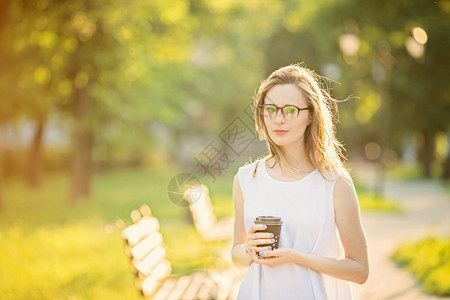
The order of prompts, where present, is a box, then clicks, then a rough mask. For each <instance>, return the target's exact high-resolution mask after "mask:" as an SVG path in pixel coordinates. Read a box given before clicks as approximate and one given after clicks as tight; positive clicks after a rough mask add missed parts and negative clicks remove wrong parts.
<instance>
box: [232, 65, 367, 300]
mask: <svg viewBox="0 0 450 300" xmlns="http://www.w3.org/2000/svg"><path fill="white" fill-rule="evenodd" d="M317 78H318V77H317V75H316V74H315V73H314V72H313V71H311V70H309V69H307V68H306V67H303V66H302V65H290V66H286V67H283V68H280V69H278V70H276V71H274V72H273V73H272V74H271V75H270V76H269V77H268V78H267V79H266V80H264V81H263V82H262V83H261V86H260V87H259V90H258V93H257V96H256V97H255V101H254V106H255V123H256V129H257V131H258V134H259V137H260V139H264V140H265V141H266V143H267V147H268V149H269V152H270V153H269V155H267V156H266V157H264V158H263V159H260V160H257V161H255V162H253V163H251V164H247V165H245V166H243V167H240V168H239V170H238V172H237V174H236V176H235V177H234V184H233V201H234V207H235V225H234V244H233V248H232V251H231V253H232V258H233V262H234V264H235V265H236V266H238V267H248V270H247V273H246V275H245V278H244V280H243V281H242V284H241V287H240V289H239V294H238V299H245V300H249V299H268V300H273V299H307V300H308V299H352V294H351V289H350V284H349V281H352V282H356V283H360V284H362V283H364V282H365V281H366V280H367V277H368V273H369V264H368V254H367V251H368V250H367V242H366V237H365V233H364V229H363V226H362V224H361V220H360V211H359V205H358V199H357V195H356V192H355V189H354V186H353V183H352V180H351V178H350V176H349V174H348V172H347V171H346V170H345V169H344V167H343V165H342V150H343V146H342V145H341V144H340V143H339V142H338V141H337V139H336V137H335V132H334V125H333V120H332V109H333V106H335V105H336V101H335V100H334V99H332V98H331V97H330V95H329V94H328V93H327V92H326V91H325V90H323V89H322V88H320V86H319V83H318V82H319V81H318V80H317ZM266 215H271V216H277V217H281V219H282V221H283V225H282V229H281V234H280V239H279V248H278V249H271V247H265V246H264V247H263V246H262V245H264V244H271V243H273V236H272V235H271V234H270V233H264V232H259V231H261V230H263V229H264V228H265V227H264V225H255V224H254V220H255V218H256V217H257V216H266Z"/></svg>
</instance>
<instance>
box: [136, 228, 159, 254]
mask: <svg viewBox="0 0 450 300" xmlns="http://www.w3.org/2000/svg"><path fill="white" fill-rule="evenodd" d="M161 244H162V235H161V233H159V232H153V233H152V234H150V235H149V236H147V237H146V238H145V239H143V240H142V241H141V242H140V243H139V244H137V245H136V246H134V247H133V248H132V249H131V255H132V256H133V258H135V259H137V260H142V259H143V258H144V257H145V256H147V254H149V253H150V251H152V250H153V249H154V248H156V247H157V246H159V245H161Z"/></svg>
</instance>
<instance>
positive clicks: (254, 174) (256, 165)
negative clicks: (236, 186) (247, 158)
mask: <svg viewBox="0 0 450 300" xmlns="http://www.w3.org/2000/svg"><path fill="white" fill-rule="evenodd" d="M258 163H259V161H257V162H256V164H255V169H254V170H253V175H252V176H253V177H256V169H257V168H258Z"/></svg>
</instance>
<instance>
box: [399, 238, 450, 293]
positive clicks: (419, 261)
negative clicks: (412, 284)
mask: <svg viewBox="0 0 450 300" xmlns="http://www.w3.org/2000/svg"><path fill="white" fill-rule="evenodd" d="M392 258H393V259H394V261H395V262H397V263H398V264H400V265H401V266H404V267H406V268H407V269H408V270H409V271H411V272H413V273H414V275H415V276H416V277H417V278H418V279H419V280H420V281H422V284H423V289H424V290H425V291H426V292H428V293H431V294H435V295H439V296H450V281H449V280H448V279H449V278H450V239H443V238H437V237H428V238H426V239H423V240H421V241H419V242H416V243H410V244H405V245H403V246H401V247H400V248H398V249H397V250H396V251H395V252H394V253H393V255H392Z"/></svg>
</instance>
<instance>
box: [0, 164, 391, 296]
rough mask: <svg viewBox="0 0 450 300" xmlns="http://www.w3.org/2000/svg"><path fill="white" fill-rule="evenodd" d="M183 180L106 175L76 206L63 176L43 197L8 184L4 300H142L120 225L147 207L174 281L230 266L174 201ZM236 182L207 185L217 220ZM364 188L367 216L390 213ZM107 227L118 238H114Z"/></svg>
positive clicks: (168, 171)
mask: <svg viewBox="0 0 450 300" xmlns="http://www.w3.org/2000/svg"><path fill="white" fill-rule="evenodd" d="M179 172H180V170H177V168H176V167H173V166H164V167H160V168H156V169H145V168H139V169H125V170H124V169H122V170H113V171H108V172H104V173H101V174H99V175H98V176H96V177H95V179H94V182H93V190H92V195H91V196H90V197H89V198H88V199H85V201H83V202H82V203H80V204H78V205H75V206H72V205H69V204H68V201H67V199H68V195H69V180H68V178H67V177H68V176H66V175H64V174H53V175H51V176H48V177H46V178H45V181H44V184H43V186H42V187H41V188H40V189H38V190H31V189H29V188H28V187H26V186H25V185H24V184H23V183H22V182H21V181H17V180H10V181H8V182H6V183H5V184H4V185H3V188H4V190H3V201H4V203H3V207H2V210H1V211H0V266H1V267H0V291H1V297H0V298H2V299H3V298H4V299H140V295H139V294H138V292H137V291H136V289H135V288H134V277H133V274H132V273H131V272H130V270H129V260H128V257H126V256H125V253H124V244H123V242H122V240H121V238H120V229H119V228H117V226H116V224H117V220H119V219H122V220H124V221H125V222H126V225H129V224H131V221H130V218H129V213H130V212H131V210H133V209H135V208H139V207H140V206H141V205H142V204H147V205H149V206H150V207H151V209H152V213H153V215H155V216H156V217H157V218H158V219H159V221H160V223H161V232H162V234H163V237H164V241H165V243H166V246H167V249H168V259H169V260H170V261H171V263H172V269H173V273H184V272H188V271H190V270H193V269H198V268H211V267H225V266H227V265H226V262H225V261H224V260H223V259H221V258H218V256H217V255H215V254H218V252H219V251H221V250H223V249H224V248H223V247H224V246H225V244H224V243H219V242H216V243H204V242H203V241H202V240H201V238H200V236H199V235H198V233H197V232H196V231H195V229H194V227H193V225H192V224H190V223H189V221H188V213H187V208H182V207H179V206H176V205H174V204H173V203H172V202H170V200H169V199H168V196H167V185H168V182H169V181H170V179H171V178H172V177H173V176H174V175H175V174H177V173H179ZM233 176H234V174H232V172H227V173H225V174H223V175H222V176H220V177H217V180H216V181H215V182H212V180H210V179H209V178H207V177H205V178H201V181H202V182H203V183H204V184H206V185H207V186H208V187H209V190H210V196H211V199H212V202H213V205H214V211H215V213H216V215H217V217H218V218H221V217H225V216H231V215H233V201H232V183H233ZM357 188H358V190H359V191H358V192H359V193H360V200H361V207H362V209H366V208H368V207H369V208H370V209H382V210H385V209H386V207H385V206H383V205H385V204H382V203H384V202H382V201H378V200H376V201H375V200H373V199H372V200H371V198H370V193H369V192H368V191H367V190H364V188H363V187H357ZM370 201H372V202H374V201H375V202H376V204H374V203H372V202H370ZM107 225H108V226H109V225H111V226H112V228H114V229H115V230H114V231H113V232H110V233H108V232H107V231H106V230H105V226H107Z"/></svg>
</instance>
